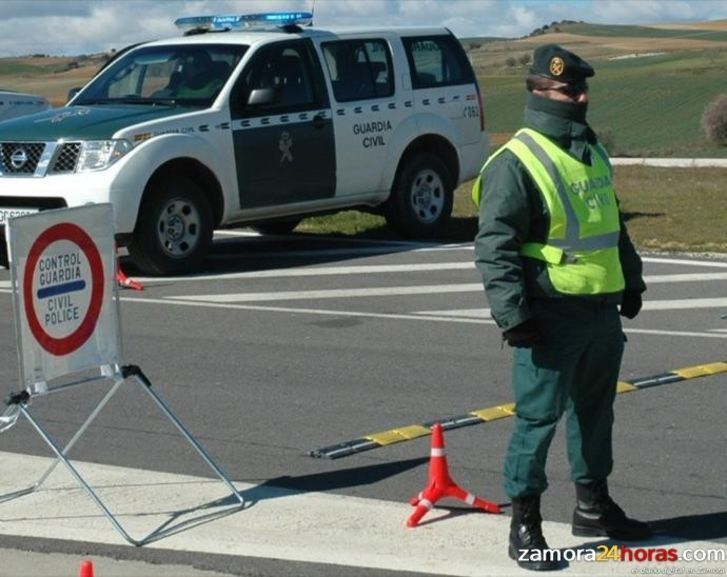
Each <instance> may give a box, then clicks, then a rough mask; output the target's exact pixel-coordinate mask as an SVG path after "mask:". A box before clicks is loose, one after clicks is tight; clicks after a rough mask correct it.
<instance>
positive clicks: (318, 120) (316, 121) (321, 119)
mask: <svg viewBox="0 0 727 577" xmlns="http://www.w3.org/2000/svg"><path fill="white" fill-rule="evenodd" d="M327 124H328V120H326V117H325V116H324V115H323V114H316V115H315V116H314V117H313V128H315V129H316V130H320V129H321V128H323V127H324V126H326V125H327Z"/></svg>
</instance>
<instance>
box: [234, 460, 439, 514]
mask: <svg viewBox="0 0 727 577" xmlns="http://www.w3.org/2000/svg"><path fill="white" fill-rule="evenodd" d="M428 461H429V457H419V458H416V459H407V460H404V461H395V462H391V463H378V464H376V465H367V466H365V467H354V468H351V469H344V470H339V471H327V472H325V473H314V474H312V475H301V476H297V477H291V476H288V475H286V476H283V477H276V478H274V479H268V480H267V481H265V482H264V483H261V484H260V485H257V486H255V487H252V488H250V489H246V490H244V491H241V492H240V494H241V495H242V497H243V498H244V499H245V504H246V507H247V506H251V505H254V504H255V503H256V502H258V501H264V500H266V499H277V498H280V497H287V496H290V495H293V494H296V493H304V492H329V491H334V490H336V489H343V488H349V487H358V486H361V485H372V484H374V483H378V482H379V481H381V480H383V479H388V478H389V477H394V476H396V475H399V474H401V473H403V472H405V471H409V470H410V469H414V468H416V467H419V466H420V465H423V464H424V463H426V462H428ZM229 499H230V502H232V501H231V500H232V499H233V497H232V496H230V497H229Z"/></svg>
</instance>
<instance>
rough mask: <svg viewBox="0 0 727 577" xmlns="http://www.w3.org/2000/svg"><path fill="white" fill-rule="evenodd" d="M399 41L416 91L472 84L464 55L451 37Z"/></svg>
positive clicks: (423, 37)
mask: <svg viewBox="0 0 727 577" xmlns="http://www.w3.org/2000/svg"><path fill="white" fill-rule="evenodd" d="M402 40H403V42H404V48H405V49H406V56H407V58H408V60H409V68H410V69H411V83H412V86H413V87H414V88H415V89H416V88H434V87H438V86H453V85H457V84H470V83H473V82H474V81H475V79H474V73H473V72H472V67H471V66H470V63H469V61H468V60H467V55H466V54H465V52H464V50H463V49H462V45H461V44H460V43H459V42H458V41H457V39H456V38H455V37H454V36H451V35H441V36H417V37H409V38H403V39H402Z"/></svg>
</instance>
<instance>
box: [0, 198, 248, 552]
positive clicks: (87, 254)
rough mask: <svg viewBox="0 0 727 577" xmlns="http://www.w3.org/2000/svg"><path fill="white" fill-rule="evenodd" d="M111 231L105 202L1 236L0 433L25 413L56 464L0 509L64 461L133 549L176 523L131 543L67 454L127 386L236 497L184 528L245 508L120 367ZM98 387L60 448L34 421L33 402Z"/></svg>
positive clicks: (28, 221) (23, 223)
mask: <svg viewBox="0 0 727 577" xmlns="http://www.w3.org/2000/svg"><path fill="white" fill-rule="evenodd" d="M111 231H113V220H112V213H111V205H109V204H106V205H103V204H98V205H90V206H84V207H77V208H72V209H61V210H49V211H44V212H43V213H39V214H37V215H31V216H22V217H18V218H14V219H11V220H10V221H9V222H8V225H7V227H6V230H5V232H6V235H7V236H6V238H7V241H8V242H7V244H8V246H9V248H10V272H11V278H12V283H13V289H14V290H13V302H14V309H15V321H16V322H15V327H16V340H17V343H18V353H19V354H18V357H19V365H20V380H21V383H22V386H23V387H24V389H23V390H22V391H20V392H15V393H11V394H10V395H9V396H8V398H7V399H6V400H5V405H6V410H5V412H4V413H3V414H2V415H0V433H2V432H3V431H6V430H8V429H10V428H11V427H12V426H13V425H14V424H15V423H16V422H17V420H18V418H19V417H20V416H22V417H25V418H26V419H27V420H28V422H29V423H30V424H31V426H32V427H33V428H34V429H35V431H36V432H37V433H38V434H39V435H40V437H41V438H42V439H43V441H45V443H46V444H47V445H48V446H49V447H50V448H51V450H52V451H53V453H54V454H55V457H56V458H55V459H54V460H53V462H52V463H51V465H50V466H49V467H48V469H47V470H46V471H45V472H44V473H43V474H42V475H41V477H40V478H39V479H38V480H37V481H36V482H35V483H34V484H33V485H31V486H30V487H27V488H25V489H21V490H19V491H14V492H11V493H7V494H5V495H0V503H1V502H5V501H9V500H11V499H15V498H17V497H21V496H23V495H28V494H31V493H33V492H34V491H36V490H38V489H39V488H40V487H41V486H42V485H43V483H44V482H45V481H46V479H48V477H49V476H50V474H51V473H52V472H53V470H54V469H55V468H56V467H57V466H58V464H59V463H63V465H64V466H65V467H66V469H67V470H68V472H69V473H70V474H71V475H72V476H73V478H74V479H75V480H76V481H77V482H78V484H79V485H80V486H81V487H82V488H83V489H84V490H85V491H86V493H87V494H88V496H89V497H90V498H91V499H92V500H93V501H94V503H96V505H97V506H98V508H99V509H101V511H102V512H103V514H104V515H105V516H106V517H107V518H108V520H109V521H110V522H111V524H112V525H113V526H114V528H115V529H116V530H117V531H118V532H119V534H120V535H121V536H122V537H123V538H124V539H125V540H126V541H127V542H128V543H130V544H131V545H135V546H137V547H141V546H143V545H146V544H148V543H151V542H153V541H157V540H159V539H161V538H162V537H164V536H167V535H170V534H172V533H174V532H177V531H178V530H179V528H180V527H181V525H182V524H181V523H180V524H177V526H175V527H169V526H168V525H167V524H166V523H165V524H163V525H162V527H160V528H158V529H156V530H155V531H152V532H151V533H150V534H148V535H147V536H146V537H143V538H141V539H134V538H133V537H131V535H130V534H129V533H128V532H127V531H126V530H125V529H124V528H123V527H122V526H121V524H120V523H119V521H118V520H117V518H116V517H115V516H114V514H113V513H112V512H111V511H110V510H109V508H108V507H107V506H106V505H105V504H104V502H103V501H102V500H101V498H100V497H99V496H98V495H97V493H96V492H95V491H94V490H93V489H92V488H91V486H90V485H89V483H88V482H87V481H86V480H85V479H84V478H83V477H82V476H81V474H80V473H79V472H78V470H77V469H76V467H74V466H73V464H72V463H71V461H70V459H69V458H68V455H69V453H70V451H71V449H72V448H73V446H74V445H75V444H76V442H77V441H78V440H79V439H80V438H81V437H82V436H83V434H84V433H85V432H86V430H87V429H88V427H89V426H90V425H91V423H93V421H94V420H95V419H96V417H98V415H99V414H100V413H101V411H102V410H103V408H104V407H105V406H106V404H107V403H108V402H109V401H110V400H111V398H112V397H113V396H114V394H115V393H116V392H117V391H118V390H119V388H120V387H121V385H123V384H124V383H125V382H127V381H133V382H135V383H137V384H138V385H139V386H140V387H141V388H142V389H143V390H144V391H146V393H147V394H148V395H149V396H150V397H151V399H152V400H153V401H154V402H155V403H156V405H157V407H158V408H159V410H160V411H161V412H162V413H163V414H164V416H166V417H167V419H169V420H170V421H171V423H172V424H173V425H174V426H175V427H176V428H177V430H178V431H179V432H180V433H181V434H182V436H183V437H184V438H185V439H186V440H187V442H188V443H189V444H190V445H192V448H194V450H195V451H196V452H197V453H198V454H199V456H200V457H201V458H202V460H204V461H205V463H207V465H208V466H209V467H210V468H211V469H212V470H213V471H214V472H215V474H216V475H217V477H218V478H219V479H220V480H221V481H222V482H223V483H224V484H225V485H226V486H227V488H228V489H229V490H230V491H231V493H232V496H234V503H233V504H232V506H223V505H224V501H222V502H220V508H219V509H217V512H216V513H208V514H205V515H202V516H200V517H198V518H197V519H194V520H192V521H188V522H187V523H185V524H184V525H185V526H187V525H189V524H190V523H193V522H194V521H197V522H201V521H203V520H204V521H207V520H210V518H212V517H218V516H222V515H223V514H229V513H232V512H234V511H235V510H239V509H241V508H242V507H243V506H244V505H245V502H244V499H243V497H242V495H241V494H240V493H239V492H238V490H237V489H236V488H235V486H234V485H233V484H232V483H231V482H230V480H229V478H228V477H227V475H226V474H225V473H224V472H223V471H222V469H221V468H220V467H219V466H218V465H217V464H216V463H215V462H214V461H213V460H212V458H211V457H210V456H209V454H208V453H207V452H206V451H205V450H204V449H203V448H202V446H201V445H200V444H199V442H198V441H197V440H196V439H195V438H194V437H193V436H192V434H191V433H190V432H189V431H188V430H187V429H186V428H185V426H184V425H183V424H182V423H181V421H180V420H179V419H178V418H177V417H176V416H175V415H174V413H173V412H172V411H171V409H170V408H169V407H168V406H167V404H166V403H165V402H164V401H163V400H162V399H161V397H160V396H159V394H158V393H157V392H156V391H154V389H153V388H152V385H151V382H150V381H149V379H148V378H147V377H146V376H145V375H144V373H143V372H142V371H141V369H140V368H139V367H138V366H135V365H127V364H124V362H123V354H122V346H121V345H122V342H121V328H120V327H121V323H120V314H119V300H118V292H117V286H116V282H115V268H116V251H115V244H114V239H113V234H112V232H111ZM87 371H99V373H97V374H95V375H92V376H88V377H81V376H80V375H81V374H84V373H85V374H91V373H88V372H87ZM74 378H76V379H77V380H74V381H73V382H68V383H62V382H59V380H60V379H64V380H65V379H74ZM99 381H103V382H105V383H107V384H109V383H110V385H111V386H110V389H109V390H108V391H107V392H106V393H105V394H104V395H103V397H102V398H101V400H100V401H99V403H98V404H97V405H96V407H95V408H94V409H93V410H92V411H91V413H90V414H89V415H88V417H87V418H86V420H85V421H84V422H83V424H82V425H81V426H80V427H79V429H78V430H77V431H76V432H75V433H74V434H73V436H72V437H71V439H70V440H69V441H68V442H67V443H66V444H65V446H63V447H62V446H61V444H59V443H58V442H56V440H54V439H53V438H52V437H51V435H50V434H49V433H48V431H46V429H45V428H44V427H43V426H42V425H41V423H40V421H39V420H38V419H37V418H36V417H35V416H34V415H33V413H32V412H31V410H30V408H29V406H30V403H31V401H34V400H36V399H39V398H41V397H47V396H51V395H53V394H57V393H60V392H63V391H65V390H67V389H70V388H72V387H77V386H80V385H83V384H89V383H95V382H99ZM51 383H53V384H51ZM162 528H164V529H163V530H162Z"/></svg>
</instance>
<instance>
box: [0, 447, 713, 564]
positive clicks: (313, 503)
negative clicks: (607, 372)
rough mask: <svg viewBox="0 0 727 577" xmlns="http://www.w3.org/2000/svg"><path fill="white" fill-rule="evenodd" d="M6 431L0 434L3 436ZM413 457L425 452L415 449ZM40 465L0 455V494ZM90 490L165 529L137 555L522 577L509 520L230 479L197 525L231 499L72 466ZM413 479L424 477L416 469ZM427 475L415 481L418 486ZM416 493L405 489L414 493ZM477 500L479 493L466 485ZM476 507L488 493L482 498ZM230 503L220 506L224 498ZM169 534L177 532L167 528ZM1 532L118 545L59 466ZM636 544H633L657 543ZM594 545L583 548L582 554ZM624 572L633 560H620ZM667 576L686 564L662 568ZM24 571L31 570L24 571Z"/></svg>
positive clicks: (562, 527)
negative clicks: (236, 498)
mask: <svg viewBox="0 0 727 577" xmlns="http://www.w3.org/2000/svg"><path fill="white" fill-rule="evenodd" d="M5 434H8V433H5ZM422 451H423V452H422V454H424V452H428V451H427V449H426V448H425V447H422ZM50 461H51V460H50V459H45V458H42V457H32V456H28V455H21V454H14V453H0V464H1V465H2V470H3V475H2V478H0V491H1V492H2V493H8V492H10V491H13V490H17V489H20V488H23V487H26V486H28V485H29V484H30V483H31V482H32V481H34V480H36V479H37V478H38V477H39V476H40V473H42V471H43V470H44V469H45V468H46V467H47V466H48V464H49V463H50ZM74 465H75V466H76V468H77V469H78V470H79V471H81V473H82V474H83V475H84V478H85V479H86V480H87V481H89V482H90V484H91V485H92V486H93V487H94V488H96V489H97V490H98V491H99V494H100V496H101V498H102V499H104V501H105V502H106V503H107V504H108V506H109V508H110V509H111V511H112V512H114V513H115V514H117V515H118V519H119V521H120V523H121V524H122V525H123V526H124V528H125V529H126V530H127V531H128V532H129V533H130V534H131V535H132V536H133V537H136V538H140V537H144V536H146V535H148V534H149V533H151V532H152V531H155V530H160V531H161V532H162V533H163V534H165V535H167V534H168V533H173V534H171V535H168V536H165V537H164V538H162V539H160V540H158V541H155V542H153V543H151V544H149V545H147V546H146V548H152V549H159V550H167V551H187V552H197V553H202V554H223V555H234V556H250V557H258V558H267V559H281V560H285V561H299V562H309V563H323V564H333V565H342V566H348V567H367V568H374V569H380V570H384V571H412V572H420V573H422V574H427V575H460V576H463V577H464V576H472V577H475V576H476V577H481V576H482V575H483V567H486V568H487V570H486V573H487V575H492V576H494V577H498V576H505V575H515V574H517V575H520V574H523V575H525V573H526V572H525V571H521V570H519V569H518V568H517V567H516V566H515V564H514V562H513V561H512V560H510V559H509V558H508V556H507V536H508V532H509V523H510V518H509V516H505V515H489V514H486V513H481V512H476V511H473V512H472V513H471V514H462V515H451V514H450V513H449V512H448V510H447V509H434V510H433V511H431V512H429V513H427V515H426V516H425V517H424V520H423V524H422V525H421V526H420V527H417V528H414V529H408V528H407V527H406V526H405V522H406V519H407V518H408V517H409V515H410V514H411V512H412V510H413V509H412V507H411V506H410V505H409V504H408V503H406V502H401V503H397V502H391V501H380V500H377V499H365V498H361V497H347V496H342V495H335V494H329V493H301V492H296V491H291V490H285V489H278V488H275V487H271V486H265V485H264V484H260V485H250V484H244V483H235V485H236V487H237V488H238V490H240V491H241V493H242V494H243V496H244V497H245V498H246V499H247V501H248V506H247V507H246V508H244V509H243V510H241V511H237V512H235V513H233V514H229V515H226V516H220V517H219V518H216V519H212V520H207V522H199V523H197V524H195V522H194V521H195V519H202V518H203V517H204V516H205V515H209V514H210V513H214V512H216V511H220V509H216V507H218V506H219V503H216V500H218V499H225V498H227V497H229V494H228V492H227V491H225V487H224V485H223V484H222V483H221V482H219V481H216V480H215V481H211V480H210V479H207V478H201V477H193V476H188V475H172V474H169V473H158V472H153V471H145V470H141V469H131V468H123V467H115V466H109V465H98V464H93V463H83V462H74ZM422 474H423V475H425V474H426V472H423V473H422ZM424 482H425V478H424V477H422V483H424ZM414 489H416V488H413V489H412V490H414ZM472 489H473V490H476V492H477V493H479V490H480V489H483V490H484V489H486V488H474V487H473V488H472ZM482 497H484V498H485V499H486V498H488V496H487V494H482ZM227 502H228V503H229V501H227ZM175 530H176V532H175ZM543 530H544V532H545V533H546V534H547V536H548V541H549V543H550V544H551V545H552V546H554V547H558V548H566V547H569V548H581V547H583V548H584V551H585V550H586V548H585V546H584V541H583V539H582V538H578V537H573V536H572V535H571V534H570V525H569V524H565V523H553V522H549V521H545V523H544V527H543ZM0 534H4V535H16V536H21V537H28V538H50V539H65V540H70V541H85V542H91V543H104V544H112V545H122V544H125V541H123V540H122V538H121V536H120V535H119V534H118V533H117V532H116V531H115V530H114V528H113V526H112V525H111V523H110V522H109V521H108V519H107V518H106V517H105V516H103V515H102V514H101V513H100V511H99V510H98V508H97V507H96V506H95V505H94V504H93V502H92V501H91V500H90V499H89V498H88V496H87V495H86V494H85V493H84V492H83V491H81V490H80V489H78V488H77V485H76V484H75V482H74V481H73V480H72V479H71V477H70V476H69V475H68V473H67V471H66V470H65V468H64V467H62V466H60V467H59V468H58V469H57V470H56V472H54V473H53V474H52V475H51V477H49V479H48V480H47V481H46V485H44V486H43V487H42V489H41V490H39V491H36V492H34V493H32V494H30V495H26V496H23V497H21V498H18V499H14V500H11V501H6V502H3V503H0ZM658 545H659V542H656V541H654V542H651V544H650V542H646V543H645V544H643V546H658ZM669 546H670V547H675V548H676V549H678V550H680V551H682V550H684V549H687V548H689V549H693V550H696V549H698V548H699V549H705V550H707V549H709V550H717V549H720V550H727V546H726V545H724V544H722V543H717V542H699V541H681V540H679V541H678V542H672V541H669ZM588 548H589V549H592V547H588ZM628 565H629V567H628V568H629V569H631V568H632V566H633V567H636V566H637V565H638V564H637V563H636V562H634V563H628ZM672 567H673V568H674V570H676V571H677V572H679V570H680V569H681V570H682V571H684V572H686V571H685V570H686V569H688V568H689V565H688V564H686V563H684V562H674V563H670V569H671V568H672ZM624 570H625V569H624V562H614V563H594V562H589V561H583V560H578V561H573V562H571V563H570V567H569V568H568V569H567V572H568V573H572V574H575V575H581V574H582V575H586V574H588V575H623V574H624ZM31 573H32V571H31Z"/></svg>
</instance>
